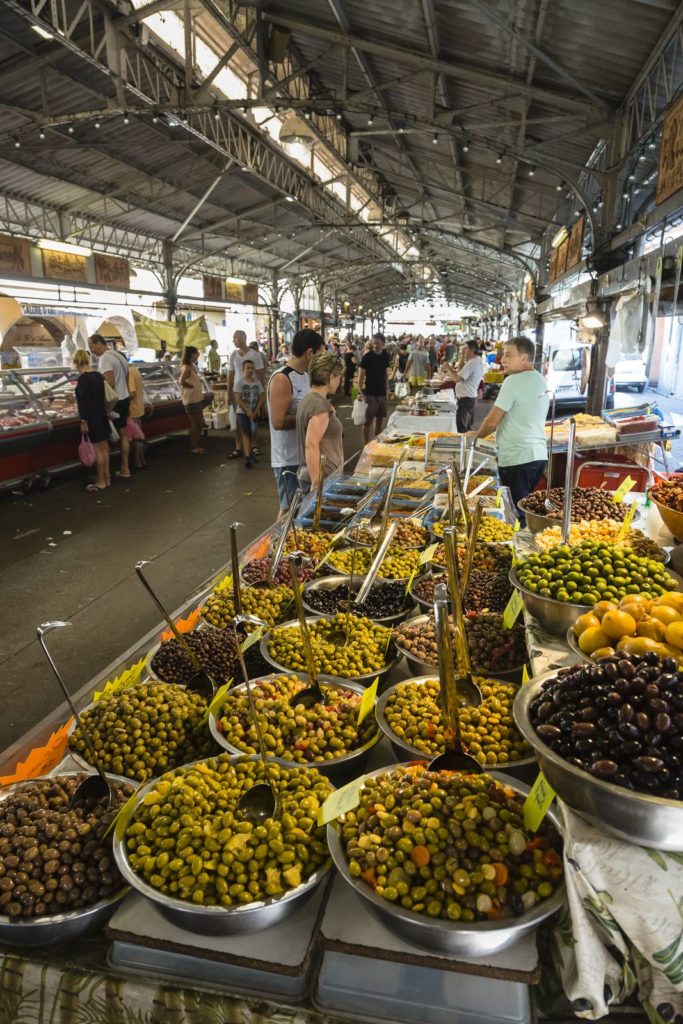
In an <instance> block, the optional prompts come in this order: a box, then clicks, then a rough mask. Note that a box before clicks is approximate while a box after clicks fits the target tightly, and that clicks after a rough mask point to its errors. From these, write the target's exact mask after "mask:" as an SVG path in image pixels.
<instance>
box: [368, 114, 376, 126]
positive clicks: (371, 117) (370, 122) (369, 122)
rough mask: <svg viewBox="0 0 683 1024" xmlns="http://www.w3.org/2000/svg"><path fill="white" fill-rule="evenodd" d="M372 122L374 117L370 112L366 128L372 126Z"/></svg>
mask: <svg viewBox="0 0 683 1024" xmlns="http://www.w3.org/2000/svg"><path fill="white" fill-rule="evenodd" d="M374 123H375V119H374V117H373V116H372V114H368V128H372V126H373V124H374Z"/></svg>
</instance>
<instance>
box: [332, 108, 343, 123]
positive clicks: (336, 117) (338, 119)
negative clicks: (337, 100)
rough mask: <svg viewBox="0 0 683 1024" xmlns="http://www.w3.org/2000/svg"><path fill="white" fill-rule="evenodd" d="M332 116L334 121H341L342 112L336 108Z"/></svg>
mask: <svg viewBox="0 0 683 1024" xmlns="http://www.w3.org/2000/svg"><path fill="white" fill-rule="evenodd" d="M334 117H335V120H336V121H341V119H342V112H341V110H338V111H337V113H336V114H335V115H334Z"/></svg>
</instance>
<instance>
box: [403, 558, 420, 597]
mask: <svg viewBox="0 0 683 1024" xmlns="http://www.w3.org/2000/svg"><path fill="white" fill-rule="evenodd" d="M419 568H420V566H419V564H418V565H416V566H415V568H414V569H413V571H412V572H411V574H410V576H409V577H408V582H407V583H406V594H407V593H408V592H409V590H410V588H411V587H412V585H413V580H414V579H415V577H416V576H417V570H418V569H419Z"/></svg>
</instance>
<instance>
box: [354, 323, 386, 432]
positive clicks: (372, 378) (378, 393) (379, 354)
mask: <svg viewBox="0 0 683 1024" xmlns="http://www.w3.org/2000/svg"><path fill="white" fill-rule="evenodd" d="M390 362H391V360H390V357H389V353H388V352H385V351H384V335H383V334H380V333H379V331H378V332H377V333H376V334H373V336H372V342H371V348H370V351H369V352H366V353H365V355H364V356H363V358H362V359H361V361H360V372H359V374H358V390H359V391H361V392H362V393H363V394H364V395H365V402H366V406H367V408H366V412H365V423H364V424H363V444H368V442H369V441H370V437H371V435H372V425H373V423H374V425H375V436H377V434H381V433H382V426H383V421H384V420H385V419H386V416H387V376H388V373H387V371H388V369H389V364H390Z"/></svg>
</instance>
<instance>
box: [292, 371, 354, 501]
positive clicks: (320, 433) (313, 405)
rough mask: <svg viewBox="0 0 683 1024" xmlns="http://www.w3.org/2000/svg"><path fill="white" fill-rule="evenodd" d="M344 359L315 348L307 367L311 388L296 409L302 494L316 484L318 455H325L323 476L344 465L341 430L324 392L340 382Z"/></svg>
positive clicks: (334, 390)
mask: <svg viewBox="0 0 683 1024" xmlns="http://www.w3.org/2000/svg"><path fill="white" fill-rule="evenodd" d="M343 375H344V363H343V362H342V360H341V359H340V358H339V356H338V355H337V354H336V353H334V352H318V353H317V355H315V356H314V357H313V359H312V360H311V363H310V365H309V367H308V376H309V378H310V381H311V390H310V391H309V392H308V394H307V395H306V396H305V397H304V398H303V399H302V400H301V403H300V405H299V407H298V409H297V411H296V434H297V439H298V442H299V463H300V469H299V484H300V486H301V490H302V491H303V492H304V494H306V493H307V492H308V491H309V490H311V489H312V488H315V487H317V486H318V472H319V468H320V456H321V455H324V456H325V460H326V461H325V476H329V475H330V474H331V473H336V472H337V470H340V469H341V468H342V466H343V465H344V444H343V436H344V430H343V427H342V425H341V423H340V421H339V419H338V417H337V414H336V412H335V411H334V406H333V405H332V403H331V402H329V401H328V398H327V396H328V395H333V394H334V393H335V392H336V391H337V389H338V387H339V385H340V384H341V382H342V379H343Z"/></svg>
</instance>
